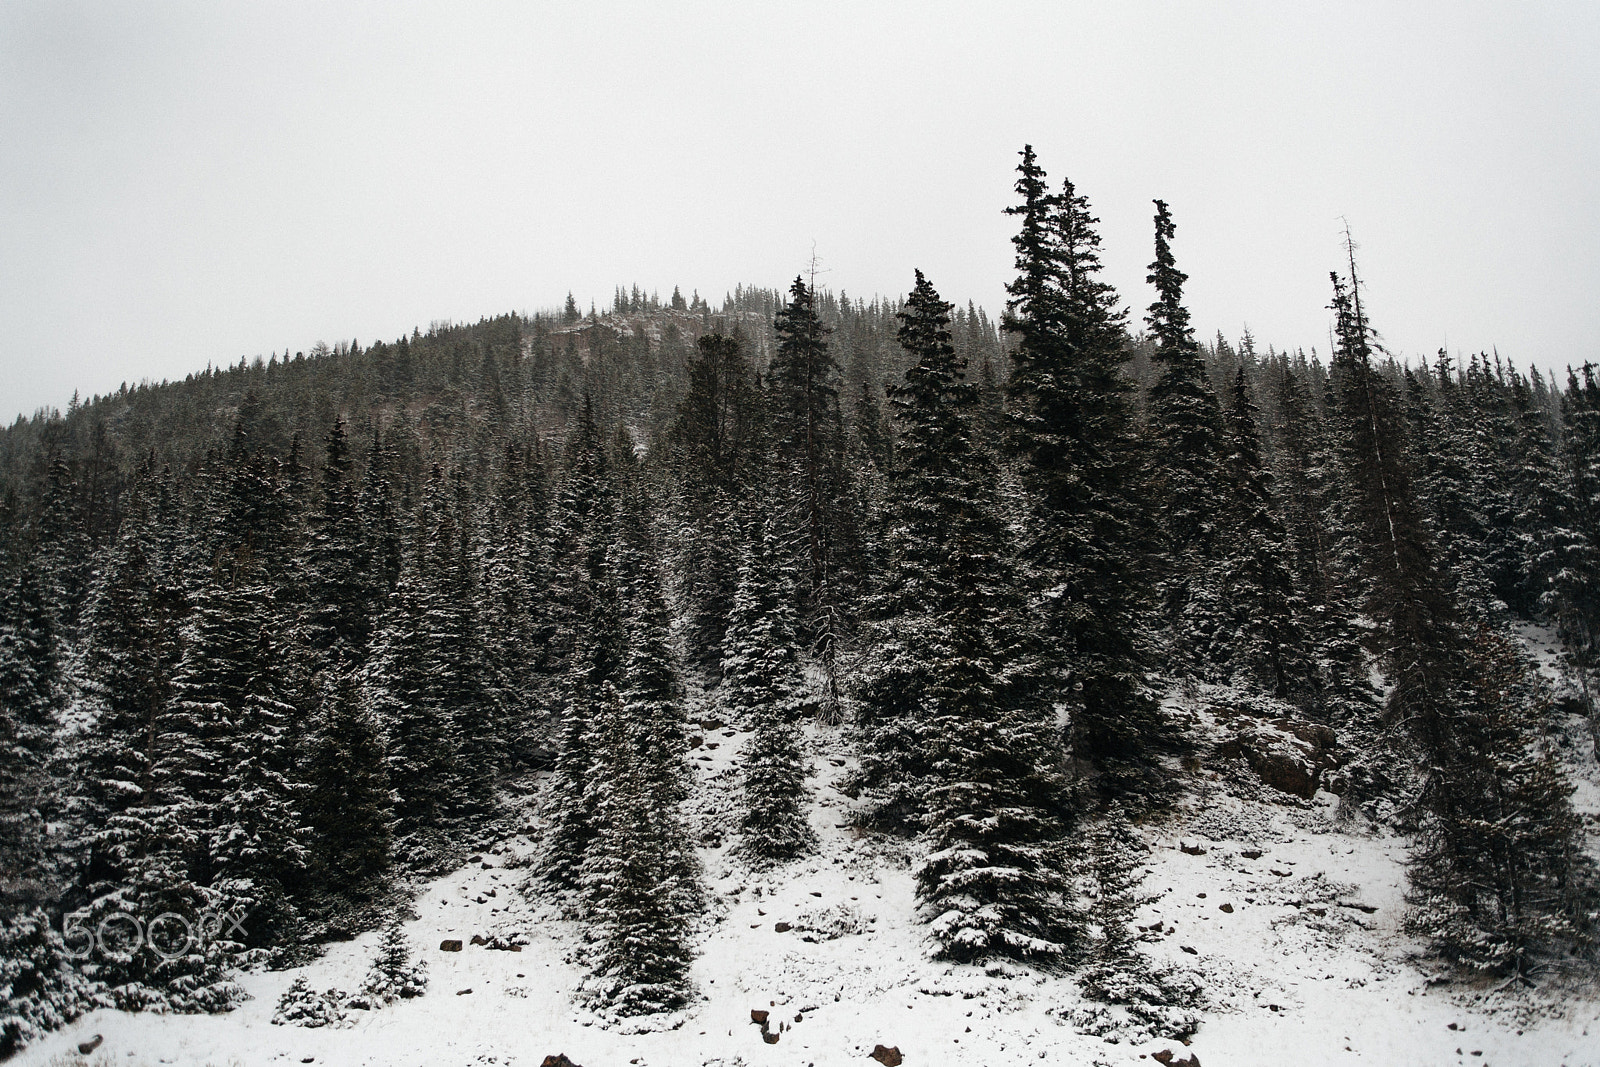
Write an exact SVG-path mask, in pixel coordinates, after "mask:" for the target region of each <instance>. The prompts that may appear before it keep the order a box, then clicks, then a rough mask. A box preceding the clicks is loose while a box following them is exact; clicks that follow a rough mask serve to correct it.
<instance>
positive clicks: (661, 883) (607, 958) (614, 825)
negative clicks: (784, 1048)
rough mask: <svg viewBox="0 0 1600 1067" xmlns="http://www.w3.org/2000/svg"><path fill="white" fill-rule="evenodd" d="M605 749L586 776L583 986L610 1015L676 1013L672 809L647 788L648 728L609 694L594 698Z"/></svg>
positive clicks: (685, 987) (677, 902) (679, 934)
mask: <svg viewBox="0 0 1600 1067" xmlns="http://www.w3.org/2000/svg"><path fill="white" fill-rule="evenodd" d="M599 702H600V706H601V714H600V716H599V726H600V729H601V731H602V732H603V735H604V736H606V737H607V738H608V739H609V743H608V744H607V745H606V746H605V747H603V748H601V749H600V750H599V752H598V753H597V759H596V761H595V766H594V771H595V777H596V783H597V786H598V788H597V790H596V819H595V826H596V836H595V838H594V841H593V843H592V844H591V845H590V846H589V850H588V854H587V855H586V858H585V862H584V865H583V889H584V896H585V899H586V901H587V903H588V905H589V910H590V915H591V917H592V919H593V921H594V922H595V924H596V926H597V927H598V930H597V933H598V941H597V944H596V946H595V949H594V956H593V959H592V961H591V971H592V975H591V978H590V980H589V982H588V988H589V992H590V997H591V999H592V1001H593V1002H594V1003H595V1004H596V1005H597V1006H601V1007H605V1008H609V1009H610V1010H612V1011H614V1012H616V1013H617V1014H619V1015H644V1014H650V1013H655V1012H663V1011H671V1010H673V1009H675V1008H679V1007H682V1006H683V1005H684V1004H685V1003H686V1002H687V998H688V994H689V977H688V972H689V963H690V958H691V950H690V946H689V931H688V917H687V915H686V914H685V912H684V911H683V909H682V903H683V901H682V896H681V885H680V883H679V874H680V872H681V870H682V868H683V864H684V858H685V857H686V856H687V855H688V854H689V853H688V847H687V835H686V833H685V832H684V830H683V827H682V825H681V823H680V822H679V820H678V817H677V814H676V804H675V802H673V801H671V800H670V799H668V798H665V797H662V796H660V795H659V794H657V793H656V792H654V791H653V790H652V785H653V784H654V783H655V782H656V781H657V780H658V779H659V774H660V768H659V767H658V766H656V765H654V761H653V760H652V758H651V753H650V743H649V731H648V729H647V727H648V722H647V720H645V719H644V718H643V717H642V716H640V715H638V714H637V713H636V710H635V709H630V708H629V707H628V706H627V705H625V704H624V702H623V699H622V696H621V694H619V693H618V692H617V690H616V687H615V686H613V685H611V684H610V683H605V685H604V686H603V688H602V691H601V693H600V701H599Z"/></svg>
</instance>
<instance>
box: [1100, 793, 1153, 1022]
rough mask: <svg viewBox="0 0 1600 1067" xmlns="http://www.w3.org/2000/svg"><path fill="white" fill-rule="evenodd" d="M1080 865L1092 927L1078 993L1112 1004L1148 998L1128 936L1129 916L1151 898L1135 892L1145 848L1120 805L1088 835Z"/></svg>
mask: <svg viewBox="0 0 1600 1067" xmlns="http://www.w3.org/2000/svg"><path fill="white" fill-rule="evenodd" d="M1088 846H1089V847H1088V857H1087V859H1088V863H1087V864H1086V867H1087V870H1086V873H1087V875H1088V881H1089V883H1090V886H1089V888H1090V893H1091V895H1092V903H1091V904H1090V906H1089V909H1088V919H1089V922H1090V923H1091V924H1093V926H1094V929H1095V934H1096V936H1095V940H1094V946H1093V948H1092V949H1091V950H1090V953H1089V961H1088V963H1089V965H1088V967H1087V969H1086V970H1085V971H1084V974H1083V986H1084V991H1085V992H1086V993H1088V994H1089V995H1090V996H1092V997H1095V998H1097V999H1101V1000H1106V1001H1109V1002H1111V1003H1113V1004H1120V1003H1127V1002H1128V1001H1129V1000H1131V999H1135V998H1139V997H1148V995H1149V994H1150V993H1151V992H1154V990H1153V989H1152V988H1151V985H1150V973H1149V972H1150V967H1149V961H1148V960H1147V959H1145V957H1144V956H1143V955H1142V954H1141V953H1140V952H1139V950H1138V948H1137V946H1136V945H1135V939H1134V936H1133V930H1132V926H1133V919H1134V914H1135V913H1136V912H1137V911H1138V910H1139V908H1140V907H1141V906H1143V905H1144V904H1146V903H1148V902H1149V901H1150V900H1152V899H1154V898H1153V897H1149V896H1146V895H1144V894H1141V893H1140V892H1139V887H1140V885H1141V884H1142V883H1143V882H1144V870H1143V868H1144V864H1145V862H1146V861H1147V855H1146V853H1147V852H1148V849H1147V847H1146V846H1145V845H1144V843H1143V842H1142V841H1141V840H1140V839H1139V837H1138V834H1137V833H1136V832H1135V831H1134V828H1133V824H1132V823H1130V822H1129V821H1128V815H1127V812H1126V811H1124V810H1123V808H1122V807H1121V805H1115V804H1114V805H1112V806H1111V807H1110V808H1109V809H1107V811H1106V812H1105V814H1104V815H1103V816H1102V817H1101V818H1100V819H1099V820H1098V821H1097V822H1096V823H1095V824H1094V829H1093V830H1092V831H1091V832H1090V834H1089V842H1088Z"/></svg>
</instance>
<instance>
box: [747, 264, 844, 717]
mask: <svg viewBox="0 0 1600 1067" xmlns="http://www.w3.org/2000/svg"><path fill="white" fill-rule="evenodd" d="M773 330H774V332H775V333H776V335H777V351H776V352H775V353H774V354H773V357H772V366H771V368H770V369H769V370H768V372H767V378H766V384H767V390H768V402H769V405H770V407H769V412H770V415H769V418H770V420H771V425H772V436H773V444H774V448H775V457H776V458H775V463H776V468H777V473H778V475H779V477H781V478H782V479H784V484H785V487H786V488H787V490H788V493H789V501H790V508H791V509H792V513H793V514H794V515H796V516H797V528H796V533H797V534H798V535H799V537H800V540H801V541H802V542H803V543H804V545H805V559H806V569H805V572H804V573H803V574H802V575H801V577H802V587H801V588H800V590H799V593H800V596H801V606H802V608H803V611H804V614H803V616H802V618H801V625H802V626H803V627H804V629H805V632H806V636H807V637H808V639H809V640H810V643H811V646H812V650H813V652H814V655H815V659H816V663H817V665H818V667H819V668H820V669H821V671H822V674H823V691H822V694H821V697H822V707H821V715H822V717H823V719H824V720H826V721H829V722H835V723H836V722H838V721H839V715H840V711H839V668H838V650H839V641H840V639H841V637H842V636H843V629H844V619H843V608H844V587H843V586H844V583H843V578H844V575H843V574H842V573H841V567H840V559H839V555H840V554H839V552H838V548H839V547H840V546H839V542H840V541H841V540H842V539H844V538H843V536H842V535H845V534H846V533H847V531H846V530H844V529H843V526H844V525H845V524H844V523H843V521H842V520H843V518H844V513H843V511H842V510H841V508H840V503H841V498H842V496H843V493H842V486H843V483H844V471H843V470H842V466H841V459H842V457H843V451H842V447H841V446H842V445H843V439H844V433H843V430H844V426H843V420H842V417H841V414H840V410H839V386H838V377H839V363H838V361H837V360H836V359H835V358H834V356H833V353H832V352H831V351H830V349H829V346H828V341H827V329H826V328H825V327H824V326H823V325H822V319H821V317H820V315H819V313H818V310H817V294H816V292H815V291H814V290H813V289H812V288H810V287H808V286H807V285H806V283H805V280H804V279H803V278H801V277H799V276H796V278H795V280H794V284H793V285H791V286H790V287H789V302H788V303H787V304H785V305H784V306H783V308H782V309H781V310H779V312H778V314H777V317H776V318H775V319H774V321H773Z"/></svg>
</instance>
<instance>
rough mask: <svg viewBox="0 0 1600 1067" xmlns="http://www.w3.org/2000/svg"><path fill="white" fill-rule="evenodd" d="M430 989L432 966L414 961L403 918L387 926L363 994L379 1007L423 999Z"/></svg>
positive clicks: (368, 973) (424, 961) (362, 990)
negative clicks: (429, 979) (414, 998)
mask: <svg viewBox="0 0 1600 1067" xmlns="http://www.w3.org/2000/svg"><path fill="white" fill-rule="evenodd" d="M427 989H428V964H427V961H426V960H413V959H412V958H411V944H410V942H409V941H408V940H407V939H406V928H405V925H404V924H403V923H401V921H400V919H399V917H398V916H397V917H395V918H393V919H391V920H390V921H389V922H388V923H386V924H385V925H384V927H383V937H382V939H381V940H380V941H379V942H378V955H377V958H376V959H374V960H373V961H372V967H371V969H370V970H368V971H367V977H366V981H365V982H363V983H362V986H361V993H362V995H363V996H365V997H368V998H370V999H371V1000H372V1001H374V1002H375V1006H378V1005H383V1004H392V1003H394V1002H395V1001H396V1000H410V999H412V998H413V997H420V996H422V994H423V993H425V992H427Z"/></svg>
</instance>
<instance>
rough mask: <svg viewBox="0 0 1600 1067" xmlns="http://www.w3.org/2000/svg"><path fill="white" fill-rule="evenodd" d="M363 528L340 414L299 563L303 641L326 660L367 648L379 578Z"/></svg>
mask: <svg viewBox="0 0 1600 1067" xmlns="http://www.w3.org/2000/svg"><path fill="white" fill-rule="evenodd" d="M364 534H365V531H364V530H363V529H362V523H361V514H360V510H359V507H358V500H357V486H356V484H355V481H354V479H353V477H352V473H351V460H350V449H349V444H348V442H347V439H346V434H345V428H344V421H343V420H342V419H340V420H336V421H335V422H334V424H333V428H332V429H330V430H329V431H328V439H327V459H326V461H325V462H324V463H323V466H322V478H321V481H320V483H319V485H318V500H317V507H316V508H315V510H314V511H313V512H312V514H311V516H310V521H309V523H308V529H307V533H306V539H305V544H304V547H303V549H302V562H301V565H300V568H299V569H300V575H301V579H300V580H301V582H302V583H303V584H304V588H305V596H306V600H305V604H306V619H305V626H306V629H307V643H308V646H309V647H310V649H311V650H312V652H313V653H314V654H315V655H316V656H317V658H318V660H319V661H320V662H321V663H322V664H324V665H326V664H332V663H346V664H353V663H359V662H361V661H362V660H363V659H364V658H365V656H366V653H367V645H368V643H369V641H370V639H371V631H372V620H373V617H374V615H375V609H376V608H377V606H378V604H379V603H380V602H381V601H380V583H381V581H382V579H381V577H380V576H379V575H378V574H376V573H375V571H376V567H375V563H376V561H375V560H374V559H373V558H372V554H371V551H370V547H369V545H368V544H367V541H366V537H365V536H364Z"/></svg>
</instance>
